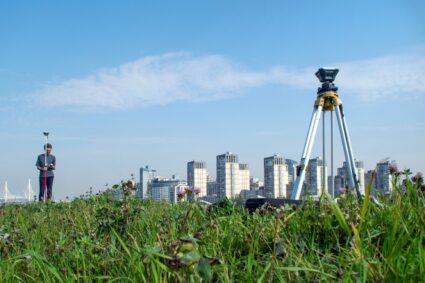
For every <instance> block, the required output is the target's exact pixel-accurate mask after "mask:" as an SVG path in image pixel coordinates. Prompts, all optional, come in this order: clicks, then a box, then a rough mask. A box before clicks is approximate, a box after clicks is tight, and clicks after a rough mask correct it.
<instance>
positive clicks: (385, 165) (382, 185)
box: [376, 161, 393, 194]
mask: <svg viewBox="0 0 425 283" xmlns="http://www.w3.org/2000/svg"><path fill="white" fill-rule="evenodd" d="M389 165H390V162H389V161H386V162H380V163H378V164H377V165H376V191H377V192H378V193H381V194H389V193H391V192H392V190H393V185H392V176H391V174H390V168H389Z"/></svg>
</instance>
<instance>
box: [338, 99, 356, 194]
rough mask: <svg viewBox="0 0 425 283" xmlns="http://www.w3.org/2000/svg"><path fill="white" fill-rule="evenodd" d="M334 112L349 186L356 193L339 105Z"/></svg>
mask: <svg viewBox="0 0 425 283" xmlns="http://www.w3.org/2000/svg"><path fill="white" fill-rule="evenodd" d="M335 113H336V116H337V120H338V126H339V132H340V134H341V142H342V147H343V149H344V154H345V163H346V166H347V174H348V178H349V181H350V187H351V188H354V189H355V190H356V193H357V194H358V190H357V187H356V183H355V179H354V176H355V175H354V174H353V173H354V170H353V168H352V162H351V158H350V154H349V150H348V145H347V136H346V133H345V128H344V122H343V120H342V115H341V109H340V108H339V107H336V109H335Z"/></svg>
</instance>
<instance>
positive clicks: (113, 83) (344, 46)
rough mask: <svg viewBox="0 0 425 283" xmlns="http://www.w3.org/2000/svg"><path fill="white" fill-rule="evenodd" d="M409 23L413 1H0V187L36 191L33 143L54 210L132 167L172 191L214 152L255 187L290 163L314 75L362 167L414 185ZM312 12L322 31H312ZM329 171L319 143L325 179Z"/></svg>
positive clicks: (421, 42) (416, 4) (415, 125)
mask: <svg viewBox="0 0 425 283" xmlns="http://www.w3.org/2000/svg"><path fill="white" fill-rule="evenodd" d="M365 7H367V8H365ZM424 9H425V4H424V2H423V1H416V0H412V1H402V0H395V1H391V2H388V1H384V0H379V1H374V2H372V3H371V2H370V1H366V0H363V1H356V2H353V3H341V2H340V1H336V0H335V1H329V2H327V5H326V6H324V5H323V3H321V2H317V3H316V2H312V1H297V2H296V3H295V2H282V1H267V3H247V2H246V1H232V2H231V3H229V2H228V1H211V2H202V3H201V2H199V1H186V2H184V3H181V2H175V1H159V2H155V3H151V2H147V1H137V2H135V1H126V0H124V1H120V2H105V1H89V2H87V1H82V0H79V1H73V2H72V3H71V2H67V3H61V2H57V1H49V0H47V1H43V2H28V3H23V2H22V3H21V2H15V1H12V2H10V1H8V2H7V1H6V2H2V3H0V27H1V34H2V38H4V39H5V40H3V41H2V44H1V45H0V54H3V56H2V60H1V63H0V102H1V104H0V115H1V118H2V119H0V148H2V161H3V162H1V163H0V184H4V182H5V181H8V186H9V189H10V190H11V191H12V192H14V193H15V194H16V193H19V192H21V191H23V190H24V189H25V188H26V185H27V182H28V178H30V179H31V181H32V184H33V189H34V190H37V189H38V188H37V185H36V184H38V172H37V170H36V168H35V160H36V157H37V155H38V154H40V153H41V152H42V151H43V143H44V137H43V131H49V132H50V133H51V134H50V137H49V138H50V141H51V143H52V144H53V151H52V153H53V154H54V155H56V157H57V170H56V173H55V174H56V176H55V181H54V186H53V194H54V195H55V197H56V198H57V199H64V198H65V197H66V196H70V197H75V196H78V195H80V194H83V193H84V192H86V191H87V190H88V189H89V188H90V187H93V188H94V189H95V190H98V189H103V188H105V184H115V183H119V181H120V180H122V179H126V178H129V176H130V174H131V173H133V174H137V172H139V170H140V168H141V167H143V166H144V165H146V164H149V165H151V166H152V168H155V169H157V170H160V171H161V172H162V174H164V175H166V176H171V175H172V174H176V175H179V176H185V175H186V171H187V168H186V162H187V161H188V160H203V161H205V162H206V164H207V166H210V165H212V164H215V157H216V154H217V153H220V152H227V151H232V152H237V153H238V154H239V155H240V156H241V157H243V162H246V163H248V164H249V169H250V173H251V174H252V175H254V176H257V177H260V176H262V173H261V172H263V165H262V164H263V158H264V157H267V156H272V155H273V154H275V153H276V154H280V155H281V156H283V157H284V158H290V159H292V160H295V161H297V162H299V161H300V157H301V152H302V146H303V144H304V142H305V138H306V134H307V128H308V123H309V118H310V116H311V111H312V109H313V103H314V100H315V98H316V91H317V87H319V86H320V83H319V82H318V80H317V78H316V77H315V76H314V73H315V71H316V70H317V69H318V68H320V67H326V66H333V67H336V68H339V70H340V72H339V74H338V76H337V78H336V80H335V84H336V85H337V86H338V87H339V95H340V97H341V99H342V100H343V102H344V109H345V113H346V115H347V116H346V117H347V123H348V126H349V130H350V136H351V139H352V145H353V151H354V157H355V158H357V159H358V160H362V161H364V168H365V169H366V170H369V169H373V168H374V167H375V166H376V163H377V162H379V161H380V160H382V159H383V158H386V157H391V159H394V160H397V161H398V164H399V168H400V169H404V168H410V169H411V170H412V171H413V172H417V171H422V172H423V171H425V164H424V162H423V160H425V150H424V147H423V144H425V119H424V115H423V108H424V107H425V100H424V97H425V74H424V72H423V70H424V69H425V19H424V18H423V17H422V15H421V14H420V13H419V11H423V10H424ZM325 12H326V14H327V15H330V18H331V20H332V24H326V25H325V24H324V23H323V24H322V23H321V20H322V18H323V17H322V14H321V13H325ZM325 26H326V27H325ZM371 27H373V28H371ZM318 132H319V133H320V129H319V131H318ZM317 139H318V140H320V134H318V136H317ZM320 147H321V145H320V142H316V144H315V147H314V148H313V152H312V155H311V156H312V157H314V156H317V155H318V154H319V155H320V152H321V148H320ZM343 156H344V155H343V153H342V148H341V145H340V142H339V139H338V138H337V137H335V164H342V161H343V159H344V157H343ZM335 170H336V166H335ZM210 173H213V172H210ZM2 186H3V185H2Z"/></svg>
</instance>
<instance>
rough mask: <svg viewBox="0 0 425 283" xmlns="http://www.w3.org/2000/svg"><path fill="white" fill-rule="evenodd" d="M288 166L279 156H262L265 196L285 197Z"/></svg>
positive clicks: (286, 195)
mask: <svg viewBox="0 0 425 283" xmlns="http://www.w3.org/2000/svg"><path fill="white" fill-rule="evenodd" d="M288 183H289V178H288V166H287V165H286V164H285V161H284V159H283V158H282V157H281V156H278V155H276V154H275V155H273V156H270V157H266V158H264V191H265V193H266V196H270V197H274V198H287V197H288V194H287V185H288Z"/></svg>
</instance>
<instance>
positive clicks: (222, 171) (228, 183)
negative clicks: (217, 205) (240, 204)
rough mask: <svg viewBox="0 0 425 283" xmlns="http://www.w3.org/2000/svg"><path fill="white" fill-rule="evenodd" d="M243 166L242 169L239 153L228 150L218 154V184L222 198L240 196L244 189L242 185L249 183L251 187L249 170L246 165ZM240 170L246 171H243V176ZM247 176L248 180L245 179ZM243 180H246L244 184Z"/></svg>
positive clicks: (219, 194)
mask: <svg viewBox="0 0 425 283" xmlns="http://www.w3.org/2000/svg"><path fill="white" fill-rule="evenodd" d="M241 168H242V170H240V166H239V161H238V155H237V154H233V153H231V152H226V153H224V154H221V155H217V186H218V196H219V197H220V198H223V197H227V198H235V197H238V196H239V194H240V192H241V191H242V189H243V187H242V185H246V184H247V185H248V187H247V188H249V170H247V168H245V165H242V167H241ZM240 171H244V172H242V178H241V174H240V173H239V172H240ZM246 171H248V172H246ZM247 177H248V180H247V181H245V179H246V178H247ZM241 182H244V184H241ZM245 182H247V183H245Z"/></svg>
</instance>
